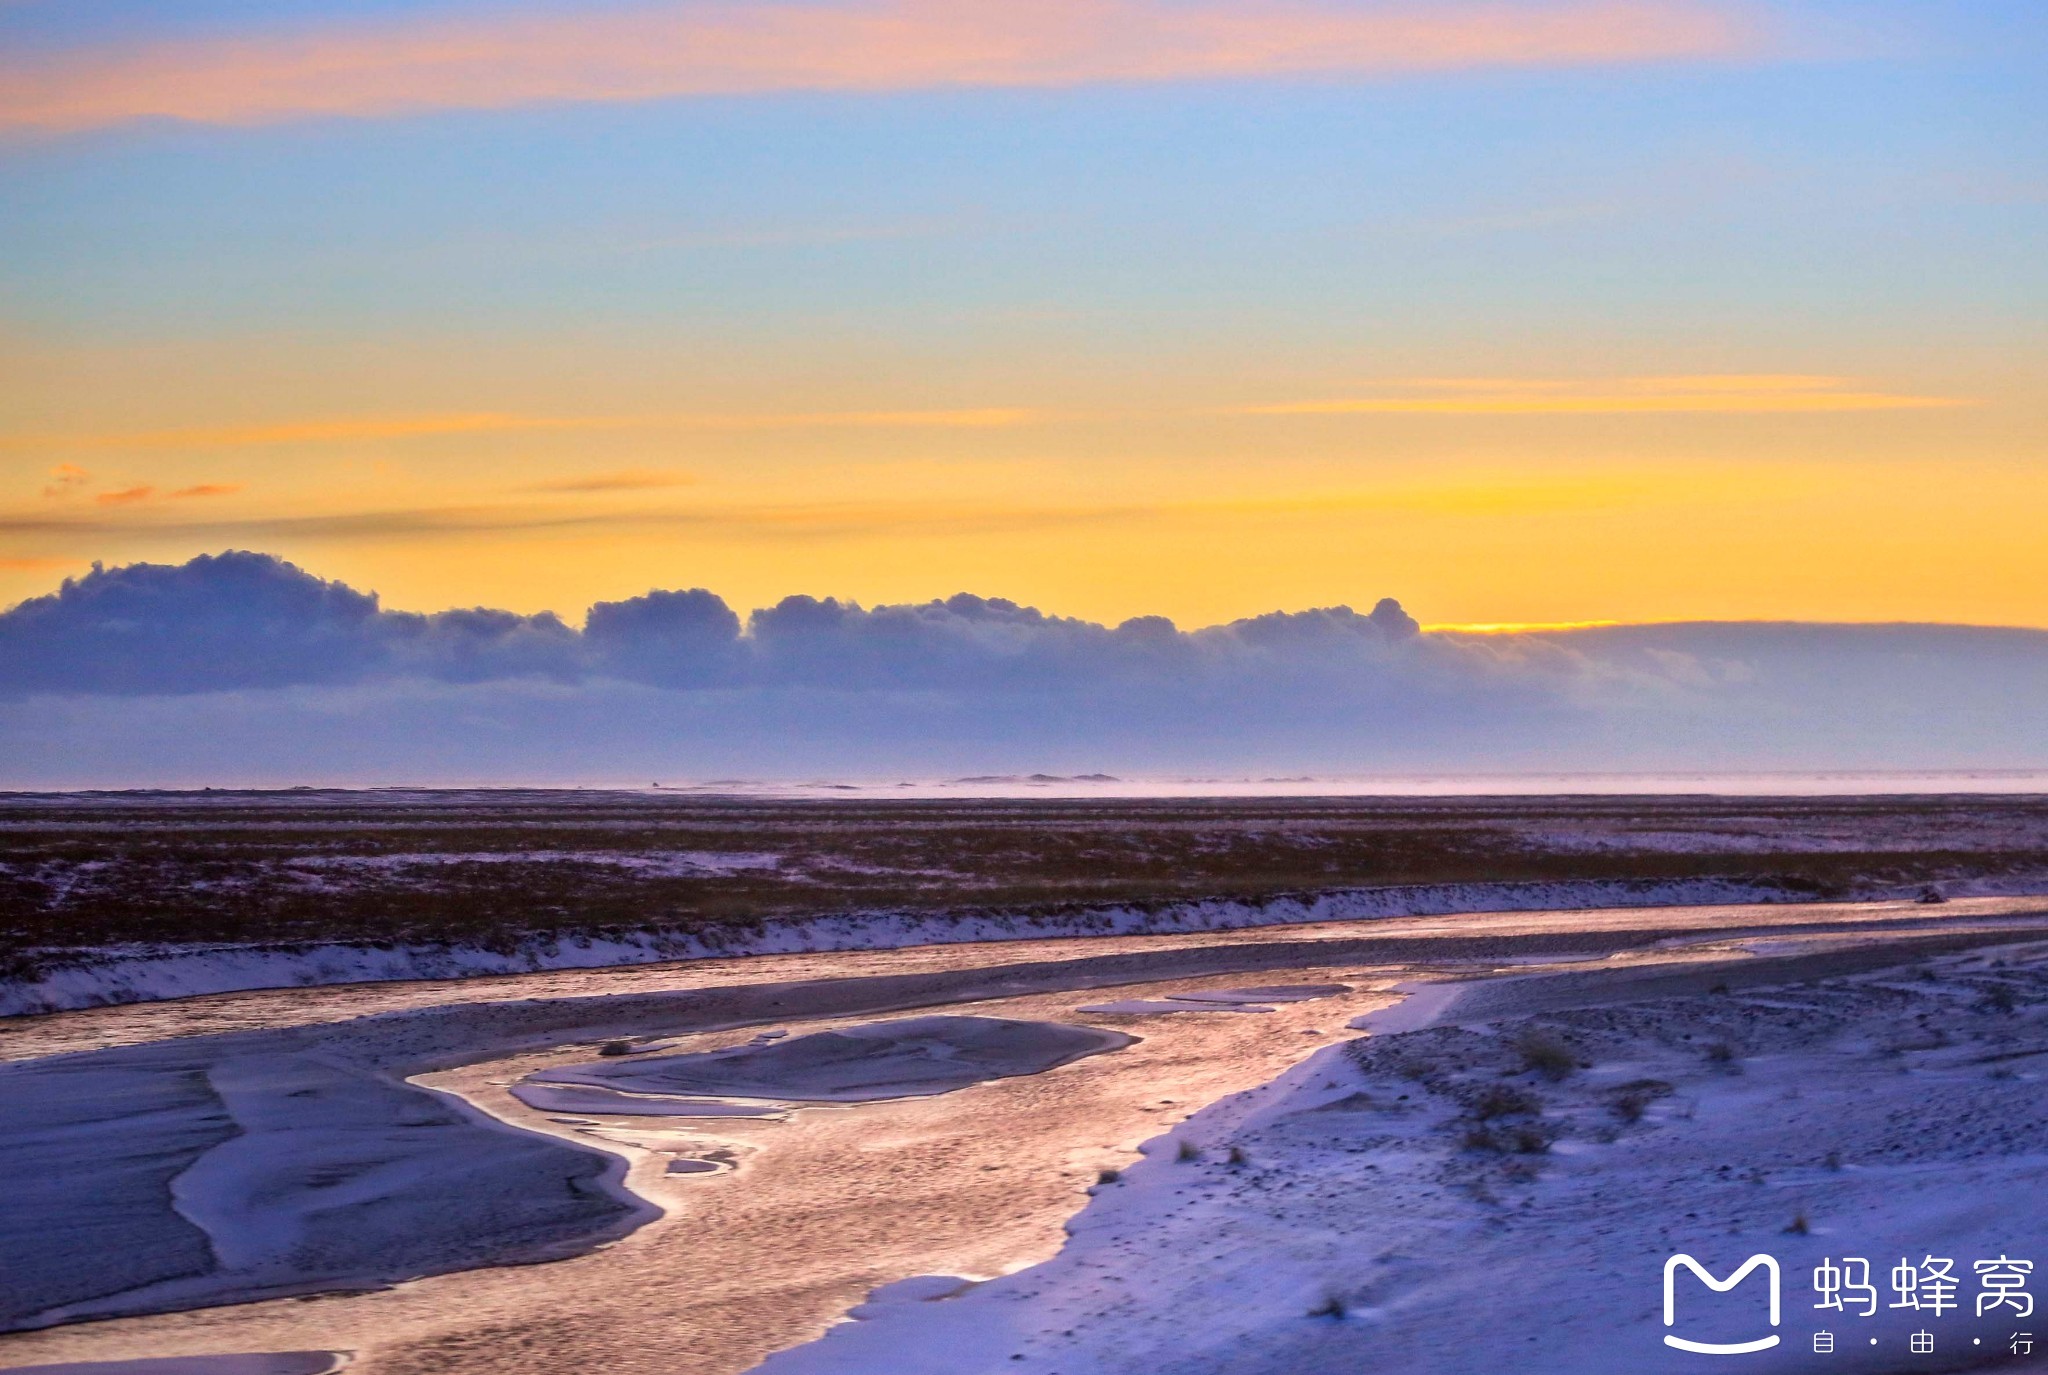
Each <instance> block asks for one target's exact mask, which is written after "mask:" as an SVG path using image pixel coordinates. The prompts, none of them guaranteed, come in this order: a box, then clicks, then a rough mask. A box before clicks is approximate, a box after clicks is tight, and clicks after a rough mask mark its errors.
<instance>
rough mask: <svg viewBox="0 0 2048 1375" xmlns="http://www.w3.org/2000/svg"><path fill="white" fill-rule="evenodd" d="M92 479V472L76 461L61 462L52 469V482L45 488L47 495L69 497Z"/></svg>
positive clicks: (45, 494)
mask: <svg viewBox="0 0 2048 1375" xmlns="http://www.w3.org/2000/svg"><path fill="white" fill-rule="evenodd" d="M91 481H92V474H91V473H89V472H87V471H86V470H85V469H83V468H81V467H79V466H78V465H77V464H76V463H59V464H58V465H57V466H56V467H54V468H52V469H50V483H49V485H48V486H47V487H44V488H43V495H44V496H46V497H68V496H70V495H71V494H72V493H73V492H76V491H78V490H79V489H80V488H82V487H84V486H86V485H87V484H88V483H90V482H91Z"/></svg>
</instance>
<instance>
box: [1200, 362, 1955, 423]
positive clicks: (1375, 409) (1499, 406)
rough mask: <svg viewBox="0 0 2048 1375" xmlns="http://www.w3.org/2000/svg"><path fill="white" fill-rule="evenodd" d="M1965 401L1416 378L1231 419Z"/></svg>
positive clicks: (1657, 380)
mask: <svg viewBox="0 0 2048 1375" xmlns="http://www.w3.org/2000/svg"><path fill="white" fill-rule="evenodd" d="M1973 404H1975V403H1974V402H1973V401H1971V400H1970V399H1969V398H1966V397H1954V396H1919V395H1913V394H1909V393H1901V392H1886V391H1871V390H1867V389H1864V388H1862V387H1859V386H1857V385H1855V384H1854V382H1853V381H1852V380H1851V379H1848V378H1842V377H1812V376H1805V375H1800V374H1780V373H1766V374H1719V375H1702V376H1686V377H1615V378H1605V379H1600V380H1596V381H1574V380H1559V379H1549V378H1513V377H1427V378H1415V379H1411V380H1409V381H1407V382H1404V383H1401V384H1399V385H1398V386H1396V387H1393V388H1389V389H1387V390H1386V391H1385V393H1383V394H1380V395H1374V396H1347V397H1336V398H1331V399H1323V400H1313V401H1284V402H1279V403H1276V404H1271V405H1262V406H1236V407H1231V408H1229V409H1227V410H1226V411H1225V412H1223V413H1224V414H1227V415H1247V416H1262V415H1263V416H1291V415H1680V414H1800V413H1816V412H1823V413H1824V412H1842V411H1909V410H1938V409H1945V408H1950V407H1956V406H1968V405H1973Z"/></svg>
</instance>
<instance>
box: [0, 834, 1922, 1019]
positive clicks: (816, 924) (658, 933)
mask: <svg viewBox="0 0 2048 1375" xmlns="http://www.w3.org/2000/svg"><path fill="white" fill-rule="evenodd" d="M726 858H727V859H732V858H733V856H731V855H727V856H726ZM765 858H769V859H772V858H773V857H772V856H768V857H765ZM692 862H695V861H692ZM1914 891H1917V887H1916V888H1915V890H1914ZM1873 896H1894V894H1891V893H1889V891H1885V892H1880V893H1876V894H1873ZM1807 900H1810V895H1807V894H1802V893H1796V892H1791V891H1788V890H1785V889H1782V888H1779V887H1776V886H1774V885H1771V884H1768V883H1743V882H1737V881H1734V880H1728V879H1718V878H1715V879H1706V878H1697V879H1677V880H1627V879H1616V880H1575V881H1558V882H1525V883H1448V884H1419V885H1412V886H1404V887H1387V888H1350V889H1336V890H1332V891H1328V892H1322V893H1309V894H1287V895H1282V896H1279V897H1275V898H1271V899H1267V900H1265V901H1243V900H1236V899H1221V898H1219V899H1196V900H1188V901H1179V902H1169V903H1162V904H1159V905H1157V906H1152V907H1139V906H1132V905H1105V906H1100V907H1091V908H1086V909H1083V910H1079V911H1060V912H1050V913H1047V912H1001V911H996V912H986V911H982V912H960V913H937V914H923V913H915V914H914V913H903V912H887V911H875V912H855V913H848V914H845V915H842V916H827V917H813V918H805V919H797V920H788V921H767V922H762V923H759V924H758V925H752V926H747V927H735V928H719V927H712V928H709V929H706V930H703V931H696V932H684V931H675V930H663V929H650V930H647V931H641V932H636V933H633V934H631V935H626V936H618V937H597V936H550V935H532V936H528V937H525V938H523V939H521V940H519V941H517V942H516V943H514V944H513V946H512V948H511V949H509V950H501V949H493V950H486V949H483V948H481V947H479V946H473V945H460V944H416V945H397V946H390V947H378V946H373V945H362V944H351V943H345V942H331V943H328V942H323V943H311V944H293V945H258V944H249V945H229V944H214V945H167V946H143V945H129V946H118V947H106V948H102V949H99V950H96V951H91V952H87V953H85V954H83V955H78V954H77V953H76V952H66V954H65V955H64V956H63V957H61V958H58V957H52V958H51V960H50V963H49V964H48V965H47V966H46V967H44V968H43V969H41V970H40V972H38V973H37V974H35V975H34V976H32V977H29V978H23V979H13V980H0V1017H5V1016H20V1015H24V1014H31V1013H40V1012H55V1011H61V1010H65V1009H70V1008H81V1007H100V1006H105V1005H109V1004H115V1003H132V1002H150V1001H155V1000H158V999H164V998H185V997H193V996H197V995H200V994H207V993H227V992H234V991H238V990H242V989H252V988H290V987H308V986H312V985H318V984H342V983H376V982H385V981H393V980H406V979H460V978H470V977H475V976H480V975H492V974H524V973H532V972H535V971H538V970H544V969H592V968H603V967H609V966H616V965H637V964H654V963H661V962H665V961H672V960H694V959H706V958H725V957H732V956H746V955H771V954H795V953H804V952H823V951H842V950H887V949H898V948H902V947H905V946H914V945H943V944H954V943H967V942H979V941H1016V940H1032V939H1038V938H1045V937H1060V936H1092V935H1099V936H1122V935H1143V934H1172V933H1189V932H1201V931H1226V930H1237V929H1244V928H1251V927H1264V926H1286V925H1300V924H1306V923H1313V922H1329V921H1370V920H1375V919H1379V918H1386V917H1415V916H1448V915H1452V914H1457V913H1466V912H1541V911H1582V910H1588V909H1595V908H1621V907H1674V906H1700V905H1713V904H1723V903H1728V904H1733V903H1755V902H1794V901H1807Z"/></svg>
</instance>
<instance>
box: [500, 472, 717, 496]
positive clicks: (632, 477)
mask: <svg viewBox="0 0 2048 1375" xmlns="http://www.w3.org/2000/svg"><path fill="white" fill-rule="evenodd" d="M696 480H697V479H695V478H693V477H691V476H690V475H689V474H687V473H660V472H649V471H644V470H639V469H634V470H629V471H627V472H620V473H591V474H588V475H587V476H584V477H563V478H555V479H553V480H551V481H548V482H535V483H532V484H530V485H529V486H527V487H524V488H522V489H521V490H522V491H527V492H564V493H568V494H570V495H578V494H583V493H592V492H647V491H654V490H657V489H659V488H664V487H687V486H689V485H690V484H691V483H693V482H695V481H696Z"/></svg>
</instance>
